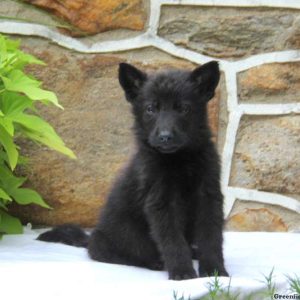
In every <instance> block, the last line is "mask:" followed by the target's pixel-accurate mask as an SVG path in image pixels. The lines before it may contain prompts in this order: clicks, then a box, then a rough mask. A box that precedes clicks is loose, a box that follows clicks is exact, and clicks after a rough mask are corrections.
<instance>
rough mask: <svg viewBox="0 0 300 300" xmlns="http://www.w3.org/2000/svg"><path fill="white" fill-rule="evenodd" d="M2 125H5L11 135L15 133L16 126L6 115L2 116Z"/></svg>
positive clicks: (0, 123)
mask: <svg viewBox="0 0 300 300" xmlns="http://www.w3.org/2000/svg"><path fill="white" fill-rule="evenodd" d="M0 125H2V126H3V127H4V129H5V130H6V131H7V132H8V134H9V135H10V136H13V135H14V131H15V128H14V125H13V122H12V121H11V120H10V119H8V118H6V117H0Z"/></svg>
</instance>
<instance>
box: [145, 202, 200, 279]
mask: <svg viewBox="0 0 300 300" xmlns="http://www.w3.org/2000/svg"><path fill="white" fill-rule="evenodd" d="M145 213H146V216H147V221H148V223H149V226H150V230H151V235H152V237H153V239H154V241H155V242H156V244H157V247H158V249H159V251H160V253H161V255H162V258H163V261H164V264H165V267H166V269H167V271H168V272H169V279H173V280H182V279H190V278H195V277H197V275H196V272H195V270H194V268H193V265H192V257H191V250H190V248H189V246H188V243H187V241H186V240H185V238H184V235H183V232H182V228H181V227H182V226H180V217H178V216H177V214H176V209H175V204H174V203H172V202H171V201H166V197H162V198H160V199H156V201H155V202H154V201H153V199H151V198H149V199H147V202H146V207H145Z"/></svg>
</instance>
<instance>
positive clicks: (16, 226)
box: [0, 210, 23, 234]
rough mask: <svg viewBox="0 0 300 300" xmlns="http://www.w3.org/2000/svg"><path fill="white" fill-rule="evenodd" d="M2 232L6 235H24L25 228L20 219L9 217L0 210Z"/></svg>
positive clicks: (0, 229) (0, 230) (0, 228)
mask: <svg viewBox="0 0 300 300" xmlns="http://www.w3.org/2000/svg"><path fill="white" fill-rule="evenodd" d="M0 216H1V220H0V232H1V233H6V234H20V233H23V226H22V224H21V222H20V220H19V219H17V218H15V217H13V216H11V215H9V214H8V213H6V212H5V211H3V210H0Z"/></svg>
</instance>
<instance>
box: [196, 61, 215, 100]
mask: <svg viewBox="0 0 300 300" xmlns="http://www.w3.org/2000/svg"><path fill="white" fill-rule="evenodd" d="M190 80H191V81H192V82H194V83H195V85H196V88H197V89H198V91H199V92H200V93H201V94H203V96H205V98H206V100H207V101H208V100H210V99H211V98H213V97H214V95H215V89H216V87H217V85H218V83H219V80H220V71H219V64H218V62H217V61H211V62H209V63H206V64H204V65H202V66H200V67H198V68H196V69H195V70H194V71H192V73H191V75H190Z"/></svg>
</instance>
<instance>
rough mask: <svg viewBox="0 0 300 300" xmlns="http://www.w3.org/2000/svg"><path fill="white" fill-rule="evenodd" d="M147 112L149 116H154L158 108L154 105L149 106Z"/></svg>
mask: <svg viewBox="0 0 300 300" xmlns="http://www.w3.org/2000/svg"><path fill="white" fill-rule="evenodd" d="M146 112H147V114H149V115H152V114H154V113H155V112H156V107H155V106H154V105H153V104H149V105H147V107H146Z"/></svg>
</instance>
